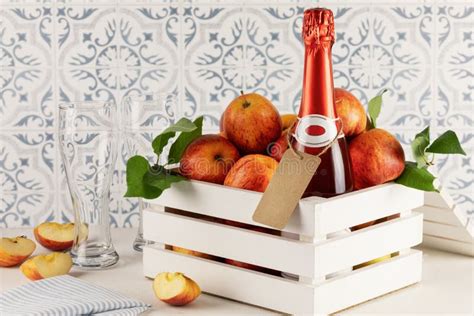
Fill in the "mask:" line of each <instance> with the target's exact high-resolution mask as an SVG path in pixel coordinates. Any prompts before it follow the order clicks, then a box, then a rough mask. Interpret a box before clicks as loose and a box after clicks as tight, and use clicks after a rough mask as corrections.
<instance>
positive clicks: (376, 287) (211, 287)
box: [143, 246, 421, 314]
mask: <svg viewBox="0 0 474 316" xmlns="http://www.w3.org/2000/svg"><path fill="white" fill-rule="evenodd" d="M143 262H144V274H145V276H147V277H151V278H153V277H155V276H156V275H157V274H158V273H160V272H164V271H180V272H183V273H184V274H186V275H188V276H190V277H191V278H192V279H194V280H195V281H196V282H197V283H198V284H199V285H200V286H201V288H202V289H203V291H205V292H208V293H211V294H215V295H219V296H223V297H227V298H230V299H234V300H237V301H241V302H244V303H249V304H253V305H258V306H262V307H265V308H269V309H273V310H278V311H281V312H285V313H291V314H315V313H318V314H322V313H333V312H336V311H338V310H341V309H344V308H347V307H350V306H352V305H356V304H359V303H362V302H364V301H366V300H369V299H372V298H375V297H377V296H380V295H383V294H386V293H388V292H391V291H394V290H397V289H400V288H403V287H405V286H408V285H410V284H413V283H416V282H418V281H419V280H420V278H421V252H418V251H410V252H409V253H408V254H406V255H402V256H398V257H395V258H392V259H390V260H387V261H384V262H381V263H378V264H375V265H371V266H368V267H366V268H362V269H359V270H356V271H353V272H350V273H349V274H348V275H344V276H340V277H336V278H333V279H331V280H328V281H325V282H323V283H322V284H320V285H317V286H314V285H308V284H303V283H299V282H296V281H292V280H288V279H283V278H279V277H274V276H270V275H265V274H262V273H258V272H254V271H249V270H245V269H241V268H237V267H233V266H229V265H225V264H222V263H219V262H212V261H208V260H204V259H201V258H194V257H188V256H185V255H182V254H179V253H176V252H172V251H168V250H160V249H154V248H152V247H149V246H146V247H145V248H144V252H143ZM354 289H356V290H354Z"/></svg>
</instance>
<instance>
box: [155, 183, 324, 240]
mask: <svg viewBox="0 0 474 316" xmlns="http://www.w3.org/2000/svg"><path fill="white" fill-rule="evenodd" d="M261 197H262V193H259V192H252V191H248V190H240V189H235V188H230V187H226V186H223V185H217V184H212V183H206V182H201V181H194V180H192V181H183V182H179V183H175V184H173V186H172V187H171V188H170V189H168V190H166V191H165V192H163V194H162V195H161V196H160V197H159V198H158V199H154V200H150V201H148V202H149V203H150V204H151V205H160V206H161V205H163V206H167V207H172V208H177V209H181V210H185V211H191V212H195V213H200V214H203V215H208V216H213V217H218V218H224V219H228V220H233V221H237V222H241V223H247V224H251V225H255V226H262V227H268V226H265V225H262V224H260V223H257V222H254V221H253V220H252V215H253V212H254V211H255V209H256V207H257V205H258V203H259V202H260V198H261ZM319 200H322V201H324V199H321V198H319ZM304 207H306V209H304ZM284 231H287V232H291V233H296V234H301V235H307V236H313V233H314V203H313V204H310V205H308V204H305V205H299V206H298V207H297V208H296V210H295V212H294V213H293V215H292V217H291V219H290V222H289V223H288V225H287V226H286V227H285V229H284Z"/></svg>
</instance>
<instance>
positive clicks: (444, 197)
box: [425, 189, 454, 209]
mask: <svg viewBox="0 0 474 316" xmlns="http://www.w3.org/2000/svg"><path fill="white" fill-rule="evenodd" d="M425 205H428V206H434V207H440V208H447V209H452V208H453V207H454V201H453V199H452V198H451V196H450V195H449V193H448V192H446V190H444V189H441V190H440V192H439V193H438V192H425Z"/></svg>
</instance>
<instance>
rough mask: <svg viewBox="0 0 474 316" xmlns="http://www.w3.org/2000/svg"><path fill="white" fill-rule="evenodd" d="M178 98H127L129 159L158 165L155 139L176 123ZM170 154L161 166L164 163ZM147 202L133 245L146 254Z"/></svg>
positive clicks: (140, 202) (159, 95)
mask: <svg viewBox="0 0 474 316" xmlns="http://www.w3.org/2000/svg"><path fill="white" fill-rule="evenodd" d="M176 106H177V99H176V95H175V94H162V93H154V94H139V95H129V96H127V97H125V98H124V99H123V104H122V109H123V111H122V126H123V132H124V139H125V143H126V148H127V157H126V159H128V158H130V157H132V156H135V155H141V156H144V157H146V158H147V159H148V161H149V163H150V164H151V165H153V164H155V163H156V162H157V161H156V155H155V154H154V153H153V149H152V147H151V143H152V141H153V139H154V138H155V137H156V136H157V135H158V134H160V133H161V132H162V131H163V130H164V129H166V128H167V127H168V126H170V125H171V123H173V122H174V120H175V110H176ZM165 158H166V152H165V153H164V154H163V155H162V158H161V161H159V162H160V163H164V161H165ZM146 207H147V203H146V202H145V201H144V200H143V199H141V198H139V199H138V211H139V219H138V221H139V223H138V232H137V236H136V238H135V240H134V242H133V249H135V250H136V251H143V246H144V245H146V244H149V243H151V242H150V241H146V240H145V239H144V238H143V217H142V213H143V210H144V209H145V208H146Z"/></svg>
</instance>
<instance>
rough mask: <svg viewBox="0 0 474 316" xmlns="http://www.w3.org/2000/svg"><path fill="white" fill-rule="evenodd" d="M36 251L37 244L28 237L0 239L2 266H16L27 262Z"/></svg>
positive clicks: (0, 263)
mask: <svg viewBox="0 0 474 316" xmlns="http://www.w3.org/2000/svg"><path fill="white" fill-rule="evenodd" d="M35 249H36V244H35V242H34V241H33V240H31V239H28V238H27V237H26V236H18V237H13V238H7V237H3V238H2V239H0V266H1V267H13V266H16V265H18V264H20V263H22V262H23V261H25V260H26V259H27V258H28V257H29V256H30V255H31V254H32V253H33V251H35Z"/></svg>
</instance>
